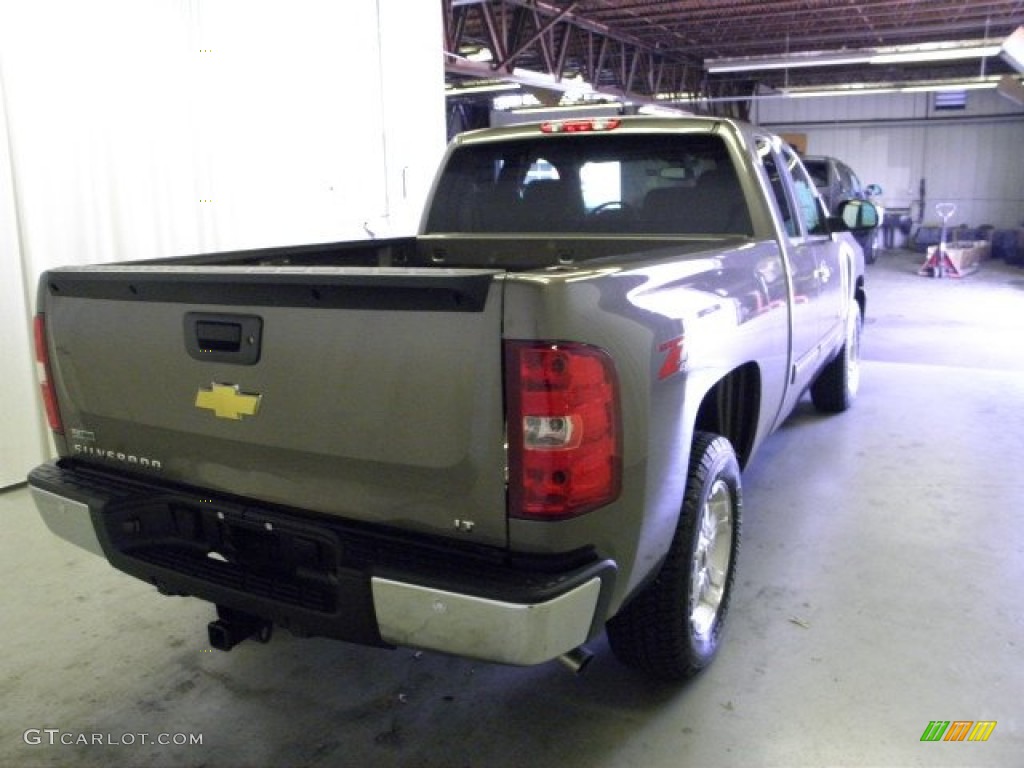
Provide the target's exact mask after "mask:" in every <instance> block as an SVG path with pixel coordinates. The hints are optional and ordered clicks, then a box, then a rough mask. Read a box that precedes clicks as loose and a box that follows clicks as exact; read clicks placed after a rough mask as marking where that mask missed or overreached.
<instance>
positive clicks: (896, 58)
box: [704, 27, 1024, 75]
mask: <svg viewBox="0 0 1024 768" xmlns="http://www.w3.org/2000/svg"><path fill="white" fill-rule="evenodd" d="M1021 30H1024V27H1022V28H1021ZM1021 30H1018V32H1021V40H1020V41H1018V43H1017V44H1018V45H1019V60H1020V61H1022V62H1024V32H1022V31H1021ZM1014 34H1015V35H1016V33H1014ZM1007 42H1010V41H1009V40H1008V41H1007ZM1000 50H1002V52H1003V55H1004V56H1005V55H1006V43H1004V44H1003V48H1002V49H1000V46H998V45H994V44H991V43H988V42H986V41H984V40H964V41H954V42H942V43H921V44H918V45H903V46H889V47H883V48H856V49H850V50H843V51H803V52H797V53H790V54H786V55H785V56H767V57H757V56H741V57H737V58H731V59H707V60H706V61H705V62H704V67H705V69H707V71H708V72H709V73H710V74H713V75H714V74H719V73H723V72H755V71H762V70H771V69H800V68H804V67H839V66H845V65H849V64H906V63H913V62H926V61H954V60H957V59H983V58H987V57H989V56H995V55H997V54H999V53H1000Z"/></svg>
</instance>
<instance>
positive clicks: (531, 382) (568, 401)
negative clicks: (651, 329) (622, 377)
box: [505, 341, 622, 519]
mask: <svg viewBox="0 0 1024 768" xmlns="http://www.w3.org/2000/svg"><path fill="white" fill-rule="evenodd" d="M505 386H506V390H505V391H506V397H507V403H508V453H509V457H508V463H509V514H510V515H511V516H512V517H521V518H531V519H538V518H541V519H551V518H564V517H571V516H573V515H580V514H583V513H584V512H589V511H590V510H593V509H596V508H597V507H600V506H603V505H605V504H608V503H609V502H611V501H614V500H615V499H616V498H617V497H618V495H619V488H620V485H621V475H622V451H621V435H620V431H621V430H620V426H619V424H620V413H619V391H618V389H619V388H618V382H617V379H616V376H615V367H614V365H613V364H612V360H611V358H610V357H609V356H608V354H607V353H606V352H604V351H603V350H601V349H598V348H597V347H591V346H587V345H584V344H554V343H539V342H520V341H508V342H505Z"/></svg>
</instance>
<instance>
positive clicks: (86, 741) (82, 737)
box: [21, 728, 203, 747]
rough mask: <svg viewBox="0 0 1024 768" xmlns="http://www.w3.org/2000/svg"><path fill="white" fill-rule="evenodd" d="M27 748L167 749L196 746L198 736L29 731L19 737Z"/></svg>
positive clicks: (31, 729)
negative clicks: (154, 746)
mask: <svg viewBox="0 0 1024 768" xmlns="http://www.w3.org/2000/svg"><path fill="white" fill-rule="evenodd" d="M21 738H22V740H23V741H24V742H25V743H26V744H28V745H30V746H40V745H43V744H45V745H47V746H51V747H55V746H61V745H63V746H66V747H72V746H76V747H77V746H82V747H84V746H104V747H128V746H133V745H138V744H159V745H160V746H167V747H171V746H173V747H186V746H198V745H202V743H203V734H201V733H84V732H78V731H63V730H61V729H60V728H29V729H28V730H27V731H25V733H23V734H22V736H21Z"/></svg>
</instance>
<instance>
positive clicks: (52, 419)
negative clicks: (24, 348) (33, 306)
mask: <svg viewBox="0 0 1024 768" xmlns="http://www.w3.org/2000/svg"><path fill="white" fill-rule="evenodd" d="M33 331H34V336H35V345H36V372H37V373H38V375H39V389H40V391H41V392H42V395H43V405H44V406H45V407H46V420H47V422H49V424H50V429H52V430H53V431H54V432H57V433H58V434H63V433H64V425H63V424H61V420H60V410H59V409H58V408H57V393H56V391H55V390H54V388H53V376H52V375H51V373H50V353H49V350H48V348H47V346H46V320H45V318H44V317H43V315H36V317H35V323H34V326H33Z"/></svg>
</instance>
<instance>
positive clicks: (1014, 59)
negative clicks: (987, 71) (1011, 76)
mask: <svg viewBox="0 0 1024 768" xmlns="http://www.w3.org/2000/svg"><path fill="white" fill-rule="evenodd" d="M999 52H1000V53H1001V54H1002V56H1003V59H1004V60H1005V61H1006V63H1007V64H1009V65H1010V66H1011V67H1013V68H1014V69H1016V70H1018V71H1019V72H1024V27H1017V29H1015V30H1014V32H1013V34H1012V35H1010V36H1009V37H1008V38H1006V39H1005V40H1004V41H1003V44H1002V46H1001V47H1000V49H999Z"/></svg>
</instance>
